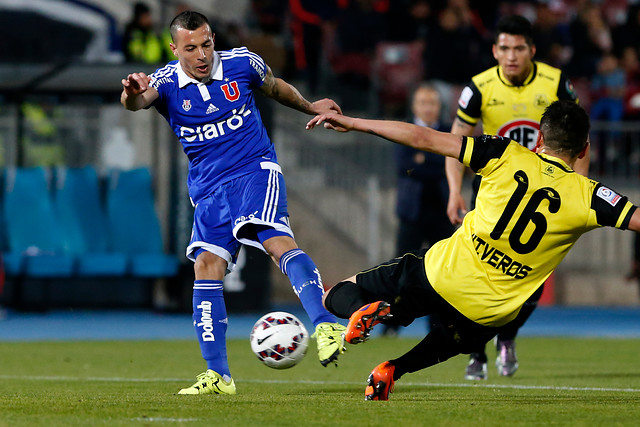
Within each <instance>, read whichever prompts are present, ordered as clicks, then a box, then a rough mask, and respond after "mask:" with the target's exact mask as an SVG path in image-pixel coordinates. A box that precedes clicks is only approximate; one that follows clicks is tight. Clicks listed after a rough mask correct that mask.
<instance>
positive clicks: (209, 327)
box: [178, 280, 236, 394]
mask: <svg viewBox="0 0 640 427" xmlns="http://www.w3.org/2000/svg"><path fill="white" fill-rule="evenodd" d="M193 325H194V326H195V329H196V334H197V335H198V341H199V343H200V351H201V352H202V357H203V358H204V360H206V362H207V368H208V369H207V371H205V372H203V373H202V374H200V375H198V376H197V380H196V382H195V384H193V385H192V386H191V387H187V388H183V389H182V390H180V391H179V392H178V394H210V393H215V394H235V393H236V386H235V384H234V382H233V379H232V378H231V373H230V371H229V363H228V361H227V344H226V335H227V310H226V307H225V304H224V297H223V294H222V281H221V280H196V281H195V282H194V284H193Z"/></svg>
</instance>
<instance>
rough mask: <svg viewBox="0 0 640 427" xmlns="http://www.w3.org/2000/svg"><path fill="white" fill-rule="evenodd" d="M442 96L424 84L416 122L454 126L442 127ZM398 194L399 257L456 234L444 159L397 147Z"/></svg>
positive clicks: (388, 330) (388, 328)
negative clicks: (448, 204)
mask: <svg viewBox="0 0 640 427" xmlns="http://www.w3.org/2000/svg"><path fill="white" fill-rule="evenodd" d="M441 109H442V102H441V100H440V93H438V91H437V90H436V89H435V87H434V86H433V85H431V84H428V83H423V84H421V85H420V86H419V87H418V88H417V89H416V90H415V92H414V94H413V99H412V102H411V112H412V113H413V118H412V120H411V121H412V123H413V124H416V125H418V126H426V127H429V128H432V129H435V130H438V131H441V132H448V131H449V130H450V129H451V128H450V126H443V125H441V124H440V112H441ZM394 153H395V159H396V172H397V177H398V194H397V204H396V215H398V219H399V224H398V234H397V240H396V255H397V256H402V255H404V254H406V253H407V252H413V251H417V250H419V249H422V248H423V247H430V246H433V245H434V244H435V243H436V242H439V241H440V240H442V239H445V238H447V237H449V236H451V235H452V234H453V232H454V231H455V227H454V226H453V224H451V222H450V221H449V217H448V216H447V201H448V200H449V186H448V184H447V176H446V175H445V170H444V165H445V162H444V157H443V156H440V155H438V154H433V153H429V152H426V151H421V150H416V149H414V148H411V147H408V146H405V145H396V146H395V147H394ZM398 329H399V326H397V325H385V329H384V330H383V333H384V334H385V335H395V334H396V333H397V332H398Z"/></svg>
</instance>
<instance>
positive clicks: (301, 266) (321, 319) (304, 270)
mask: <svg viewBox="0 0 640 427" xmlns="http://www.w3.org/2000/svg"><path fill="white" fill-rule="evenodd" d="M280 270H281V271H282V273H284V275H286V276H287V277H288V278H289V281H290V282H291V286H292V287H293V291H294V292H295V294H296V295H297V296H298V298H299V299H300V302H302V306H303V307H304V309H305V311H306V312H307V314H308V315H309V318H310V319H311V321H312V322H313V325H314V326H315V328H316V330H315V333H314V334H313V335H312V338H315V339H316V341H317V345H318V359H319V360H320V363H321V364H322V366H325V367H326V366H327V365H328V364H329V363H331V362H335V363H337V360H338V355H339V354H341V353H344V351H345V347H344V331H345V327H344V326H343V325H341V324H340V323H338V321H337V319H336V318H335V316H334V315H333V314H331V313H329V312H328V311H327V309H326V308H324V306H323V305H322V295H323V294H324V287H323V285H322V278H321V277H320V272H319V271H318V268H317V267H316V265H315V264H314V262H313V260H312V259H311V257H309V255H307V254H306V253H305V252H304V251H302V250H301V249H297V248H296V249H292V250H290V251H287V252H285V253H284V254H283V255H282V256H281V257H280Z"/></svg>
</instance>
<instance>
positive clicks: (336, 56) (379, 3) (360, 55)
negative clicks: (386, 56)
mask: <svg viewBox="0 0 640 427" xmlns="http://www.w3.org/2000/svg"><path fill="white" fill-rule="evenodd" d="M388 11H389V0H337V10H336V16H335V20H334V24H333V25H332V31H331V33H332V34H331V35H330V36H329V44H328V46H327V49H328V58H329V63H330V64H331V68H332V69H333V71H334V72H335V73H336V74H337V75H338V78H339V80H340V81H341V83H343V84H345V85H347V86H349V87H351V88H355V89H359V90H360V91H361V90H368V89H369V87H370V84H371V81H370V73H371V63H372V61H373V56H374V53H375V48H376V45H377V44H378V42H380V41H382V40H385V39H386V37H387V12H388Z"/></svg>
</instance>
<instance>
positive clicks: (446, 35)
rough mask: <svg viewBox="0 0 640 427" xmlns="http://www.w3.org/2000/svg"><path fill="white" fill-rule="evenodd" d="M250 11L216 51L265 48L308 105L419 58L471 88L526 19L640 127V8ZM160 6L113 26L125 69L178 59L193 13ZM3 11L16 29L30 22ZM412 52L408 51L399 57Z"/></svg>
mask: <svg viewBox="0 0 640 427" xmlns="http://www.w3.org/2000/svg"><path fill="white" fill-rule="evenodd" d="M147 1H148V2H150V0H147ZM246 1H247V5H248V7H247V9H248V14H247V16H243V17H237V19H236V21H234V22H226V21H224V20H222V19H220V18H219V17H216V16H210V17H209V18H210V21H211V23H212V26H213V27H214V31H215V33H216V49H218V50H224V49H229V48H232V47H238V46H243V45H244V46H247V47H248V48H249V49H255V50H256V51H257V53H259V54H262V55H264V56H265V59H266V61H267V63H269V64H270V65H271V66H272V68H273V69H274V72H276V74H277V75H281V76H283V77H285V78H289V79H290V78H293V77H301V78H304V79H305V82H306V90H307V92H306V94H307V95H308V96H310V97H313V96H315V95H316V94H320V93H322V94H330V93H333V92H336V88H340V87H346V88H351V89H352V90H353V91H354V92H363V91H364V92H366V91H367V90H369V89H371V88H374V89H376V87H377V86H376V85H378V89H380V87H379V85H380V83H381V81H383V80H384V76H383V77H381V76H380V75H379V73H380V72H382V71H384V70H385V69H386V68H387V67H386V66H385V64H392V65H398V63H399V61H401V60H403V58H405V57H412V58H413V57H414V53H413V52H415V51H416V50H417V51H419V61H418V62H419V63H411V64H409V65H408V66H412V67H413V68H414V73H413V74H412V78H413V76H416V75H418V76H419V77H420V78H419V80H429V81H437V82H442V83H443V84H445V85H453V86H461V85H464V84H466V83H467V82H468V81H469V79H470V78H471V77H472V76H473V75H475V74H476V73H478V72H480V71H482V70H484V69H486V68H488V67H490V66H491V65H493V64H495V60H494V59H493V57H492V55H491V45H492V43H493V33H494V28H495V24H496V23H497V21H498V19H499V17H501V16H503V15H507V14H519V15H522V16H524V17H526V18H527V19H529V20H530V21H531V22H532V23H533V25H534V30H535V33H534V41H535V45H536V48H537V51H536V56H535V59H536V60H538V61H542V62H546V63H548V64H550V65H552V66H555V67H558V68H561V69H562V70H563V71H564V72H565V73H566V74H567V75H568V76H569V77H570V78H571V80H572V81H573V83H574V85H575V86H576V88H577V90H578V93H579V95H580V97H581V102H582V103H583V105H585V106H586V107H587V108H588V109H590V108H591V106H593V107H594V108H595V112H596V113H597V117H596V118H599V119H603V120H617V119H618V118H620V117H621V118H622V119H634V120H638V119H640V65H639V64H640V61H639V60H638V57H639V56H640V55H639V54H640V0H529V1H517V0H511V1H499V0H393V1H391V0H322V1H317V0H246ZM161 3H162V7H163V8H165V9H167V10H164V9H163V12H164V13H163V14H162V16H160V14H159V13H158V12H159V9H157V8H150V5H149V4H146V3H145V2H144V0H143V1H141V2H136V3H135V4H132V8H131V11H130V20H129V22H127V23H116V22H115V20H114V19H113V17H107V18H108V19H107V20H106V21H108V24H109V28H112V29H113V31H112V30H110V34H111V39H112V41H111V42H110V46H111V47H110V48H112V47H113V46H116V45H117V46H119V47H120V52H119V57H120V58H122V60H126V61H131V62H147V63H154V64H157V63H162V62H166V61H169V60H172V59H174V58H173V55H172V53H171V51H170V49H169V48H168V43H169V42H170V35H169V33H168V30H167V24H168V22H163V20H169V19H171V17H173V16H174V15H175V14H176V13H179V12H181V11H182V10H184V9H186V8H189V7H190V4H189V2H188V1H185V2H183V3H180V2H178V1H177V0H176V1H169V2H161ZM73 4H75V5H84V6H83V7H85V8H87V11H88V10H90V11H91V12H92V13H97V12H96V11H97V9H98V8H97V7H95V6H93V5H91V7H90V3H88V2H82V1H74V2H73ZM156 6H157V5H156ZM78 7H80V6H78ZM4 12H7V13H4ZM4 12H3V15H5V18H6V19H11V20H13V21H14V22H15V23H18V22H23V21H21V19H26V18H25V17H24V16H26V15H25V13H26V11H25V12H24V13H18V12H17V11H15V10H7V11H4ZM9 12H10V13H9ZM87 13H88V12H87ZM102 13H103V14H106V15H108V14H107V13H106V12H104V11H102ZM3 22H5V20H3ZM5 23H6V25H7V26H10V23H8V22H5ZM73 28H75V27H72V26H69V32H68V34H75V33H73ZM78 28H79V27H78ZM78 28H76V29H78ZM78 31H80V30H78ZM82 31H84V32H85V33H86V34H85V33H83V34H85V36H83V37H81V36H80V35H74V36H73V37H72V39H73V40H71V39H70V38H69V37H67V38H60V37H61V35H62V34H65V31H55V32H50V37H49V38H47V42H48V43H55V46H56V47H55V48H50V49H44V50H37V49H35V48H33V47H29V46H31V45H33V46H34V47H35V46H37V45H41V44H42V43H40V44H38V43H39V42H36V41H35V40H34V42H33V43H24V44H26V45H27V46H26V48H25V49H18V50H14V52H11V51H10V50H3V53H5V55H4V58H5V59H4V60H5V61H21V62H47V61H48V62H57V61H60V60H62V58H61V56H60V55H64V57H65V58H71V59H72V60H75V59H77V58H80V57H81V55H80V54H79V53H77V52H76V53H75V54H74V53H73V52H72V50H73V49H76V50H77V49H80V48H81V46H79V45H80V44H83V43H84V44H85V45H86V46H90V45H91V44H94V43H93V42H92V41H91V34H90V32H89V31H88V30H87V29H86V28H84V29H82ZM10 33H11V31H9V33H8V34H10ZM112 33H114V34H112ZM403 44H404V45H408V46H410V48H408V49H409V50H405V51H402V50H393V49H394V48H393V46H401V45H403ZM9 45H11V44H9ZM76 45H78V46H76ZM381 46H384V48H381ZM87 48H88V47H87ZM56 55H57V56H56ZM415 70H418V72H417V73H416V72H415ZM391 81H393V79H391ZM417 83H418V82H415V84H414V85H413V86H414V87H415V85H416V84H417ZM414 87H411V88H407V89H406V91H405V92H407V94H408V93H410V92H411V90H412V89H413V88H414ZM407 96H408V95H407ZM453 98H455V96H454V97H453ZM405 105H406V103H405Z"/></svg>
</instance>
